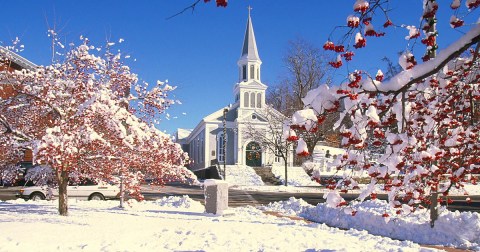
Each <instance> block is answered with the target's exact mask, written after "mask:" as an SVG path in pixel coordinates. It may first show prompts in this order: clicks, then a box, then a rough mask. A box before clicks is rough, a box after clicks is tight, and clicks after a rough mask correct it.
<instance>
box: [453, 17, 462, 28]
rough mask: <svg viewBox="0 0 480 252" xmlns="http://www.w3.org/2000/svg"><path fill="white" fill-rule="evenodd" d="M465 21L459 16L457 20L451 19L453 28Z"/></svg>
mask: <svg viewBox="0 0 480 252" xmlns="http://www.w3.org/2000/svg"><path fill="white" fill-rule="evenodd" d="M463 23H464V21H463V20H461V19H458V18H457V19H456V20H454V21H451V22H450V25H451V26H452V28H458V27H460V26H463Z"/></svg>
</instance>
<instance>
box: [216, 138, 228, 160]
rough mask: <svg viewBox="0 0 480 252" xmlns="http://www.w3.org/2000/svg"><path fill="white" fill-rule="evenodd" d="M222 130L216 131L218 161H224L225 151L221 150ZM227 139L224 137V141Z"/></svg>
mask: <svg viewBox="0 0 480 252" xmlns="http://www.w3.org/2000/svg"><path fill="white" fill-rule="evenodd" d="M223 140H224V139H223V132H220V133H218V135H217V153H218V156H217V160H218V162H225V153H224V152H223ZM226 141H228V138H226V139H225V142H226Z"/></svg>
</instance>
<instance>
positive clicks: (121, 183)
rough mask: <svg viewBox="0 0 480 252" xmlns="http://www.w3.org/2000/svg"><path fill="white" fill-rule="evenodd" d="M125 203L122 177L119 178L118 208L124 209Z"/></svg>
mask: <svg viewBox="0 0 480 252" xmlns="http://www.w3.org/2000/svg"><path fill="white" fill-rule="evenodd" d="M124 201H125V186H124V185H123V175H122V176H120V208H124V206H123V204H124Z"/></svg>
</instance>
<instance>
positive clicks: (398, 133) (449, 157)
mask: <svg viewBox="0 0 480 252" xmlns="http://www.w3.org/2000/svg"><path fill="white" fill-rule="evenodd" d="M388 4H389V1H387V0H371V1H366V0H356V1H355V2H354V5H353V12H354V14H352V15H350V16H348V17H347V25H346V26H345V27H344V28H345V29H347V30H346V31H345V33H344V34H343V35H345V36H342V38H341V39H339V40H338V41H334V38H329V39H328V41H327V42H326V43H325V45H324V49H325V50H327V51H332V52H334V53H336V56H333V57H334V58H335V60H332V61H331V62H330V65H331V66H332V67H334V68H341V67H342V66H343V65H344V63H343V61H344V60H345V61H346V62H347V63H348V61H350V60H352V59H353V58H354V56H355V51H356V50H368V41H367V39H388V38H375V37H383V36H388V33H389V27H391V26H396V27H397V30H398V29H405V33H406V40H407V41H415V40H418V41H419V42H421V43H411V44H410V45H417V46H419V44H420V45H421V44H423V45H425V48H424V50H423V51H424V52H425V53H424V54H423V56H422V57H421V58H422V60H423V63H418V62H417V60H416V58H415V55H414V53H412V52H413V50H407V51H405V52H404V53H403V54H402V55H401V57H400V59H399V64H400V65H401V66H402V68H403V69H402V70H403V71H401V72H400V73H398V74H396V75H395V76H393V77H391V78H390V79H389V80H386V81H384V80H383V79H384V78H383V77H384V76H383V73H382V71H381V70H380V71H378V72H376V73H369V72H368V71H364V70H355V71H352V72H350V73H348V81H347V82H346V83H342V84H340V85H338V86H336V87H333V88H327V87H325V86H320V87H319V88H317V89H314V90H311V91H310V92H309V93H308V94H307V96H306V97H305V98H304V99H303V102H304V104H305V106H307V107H308V108H307V109H305V110H302V111H299V112H298V114H297V115H298V117H297V118H296V125H295V126H294V127H305V126H306V127H307V129H308V127H309V125H310V123H311V122H312V121H315V120H316V119H317V118H321V117H323V116H325V115H326V114H328V113H330V111H332V110H337V109H340V108H342V109H341V118H340V120H338V122H337V124H336V125H335V127H338V128H339V129H340V131H341V135H342V136H343V140H342V145H343V147H344V148H347V149H348V152H347V154H346V155H343V156H339V157H337V160H336V161H335V165H336V166H337V167H338V169H343V168H345V167H347V168H350V169H363V170H365V171H367V172H368V173H369V175H370V177H371V183H370V185H368V186H367V187H366V189H365V190H364V191H363V192H362V193H361V194H360V196H359V200H364V199H365V198H367V197H369V196H370V197H371V198H375V197H376V193H377V191H376V190H377V189H376V188H378V187H376V184H378V183H379V181H384V182H382V187H383V189H384V190H385V191H387V192H388V199H389V202H390V205H391V206H392V207H394V208H397V209H398V213H399V214H402V213H403V214H408V213H409V212H411V211H415V209H417V208H421V207H424V206H425V205H431V204H432V203H434V202H431V199H432V197H431V195H436V194H437V193H440V194H443V195H444V196H447V195H448V194H449V192H450V190H451V189H452V188H458V189H460V190H462V187H463V185H464V183H466V182H471V183H476V179H475V177H474V176H471V175H472V174H474V173H478V172H479V167H480V165H479V164H480V160H479V158H478V157H479V154H480V153H479V150H480V145H479V141H478V139H479V136H478V134H479V130H480V124H479V123H478V115H479V114H478V111H477V110H478V104H479V102H480V89H479V88H480V87H479V85H480V83H479V80H480V72H479V64H480V60H479V48H480V24H479V23H478V22H479V21H478V20H476V18H478V15H477V16H475V15H473V13H476V12H477V11H478V10H477V9H478V7H479V5H480V1H478V0H467V1H460V0H454V1H451V3H446V2H437V1H434V0H424V1H423V3H422V2H419V3H418V4H417V7H419V8H423V11H422V16H421V21H420V25H418V26H413V25H396V24H397V22H401V20H393V19H390V16H389V10H390V9H389V8H388ZM405 4H407V3H405ZM408 4H411V3H408ZM413 7H414V5H412V8H413ZM439 10H442V11H450V12H452V16H451V18H450V20H439V19H437V12H438V11H439ZM472 16H475V18H473V20H472ZM465 20H470V22H472V23H468V24H467V23H466V22H465ZM437 22H438V23H440V22H447V23H449V24H450V25H451V27H452V28H453V29H465V33H464V34H463V35H460V34H461V33H458V34H459V37H458V38H457V40H456V41H455V42H453V43H452V44H451V45H449V46H447V47H443V49H442V50H439V52H437V50H438V48H439V45H438V44H437V40H436V37H437V35H438V34H441V33H442V31H441V30H437V28H436V27H435V26H436V23H437ZM378 24H380V25H378ZM374 25H375V26H374ZM382 26H383V30H384V31H380V29H375V28H374V27H382ZM417 27H419V28H417ZM349 38H351V40H349ZM349 41H352V43H349ZM364 47H367V48H364ZM340 104H343V106H340ZM312 111H314V113H313V114H312ZM345 118H347V119H348V120H344V119H345ZM345 121H350V122H351V124H348V125H346V124H345V123H344V122H345ZM372 146H373V147H375V146H377V147H380V148H382V149H383V153H382V155H381V156H380V157H379V158H378V159H377V160H372V158H371V155H370V153H369V150H370V149H371V147H372ZM357 185H358V184H357V183H356V181H354V180H353V178H352V177H348V176H346V177H344V178H343V180H341V181H340V182H339V183H332V184H331V185H329V188H331V189H333V190H334V191H333V192H332V193H329V194H327V201H328V202H336V204H334V205H335V206H341V205H345V204H346V203H345V201H343V200H342V199H341V198H340V195H339V194H338V193H337V192H336V191H337V190H343V191H344V192H345V191H348V190H350V189H353V188H355V187H356V186H357ZM465 193H466V192H465ZM433 199H435V197H434V198H433ZM432 224H433V222H432Z"/></svg>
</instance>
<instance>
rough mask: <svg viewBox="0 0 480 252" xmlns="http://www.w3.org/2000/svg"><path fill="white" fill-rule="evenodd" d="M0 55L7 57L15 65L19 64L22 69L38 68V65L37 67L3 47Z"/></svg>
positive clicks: (0, 49) (0, 47)
mask: <svg viewBox="0 0 480 252" xmlns="http://www.w3.org/2000/svg"><path fill="white" fill-rule="evenodd" d="M0 55H2V56H6V57H7V58H9V59H10V60H11V61H12V62H14V63H15V64H17V65H19V66H20V67H22V68H25V69H33V68H36V67H37V65H35V64H34V63H32V62H31V61H29V60H27V59H25V58H24V57H22V56H20V55H18V54H16V53H14V52H12V51H10V50H8V49H7V48H5V47H3V46H0Z"/></svg>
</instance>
